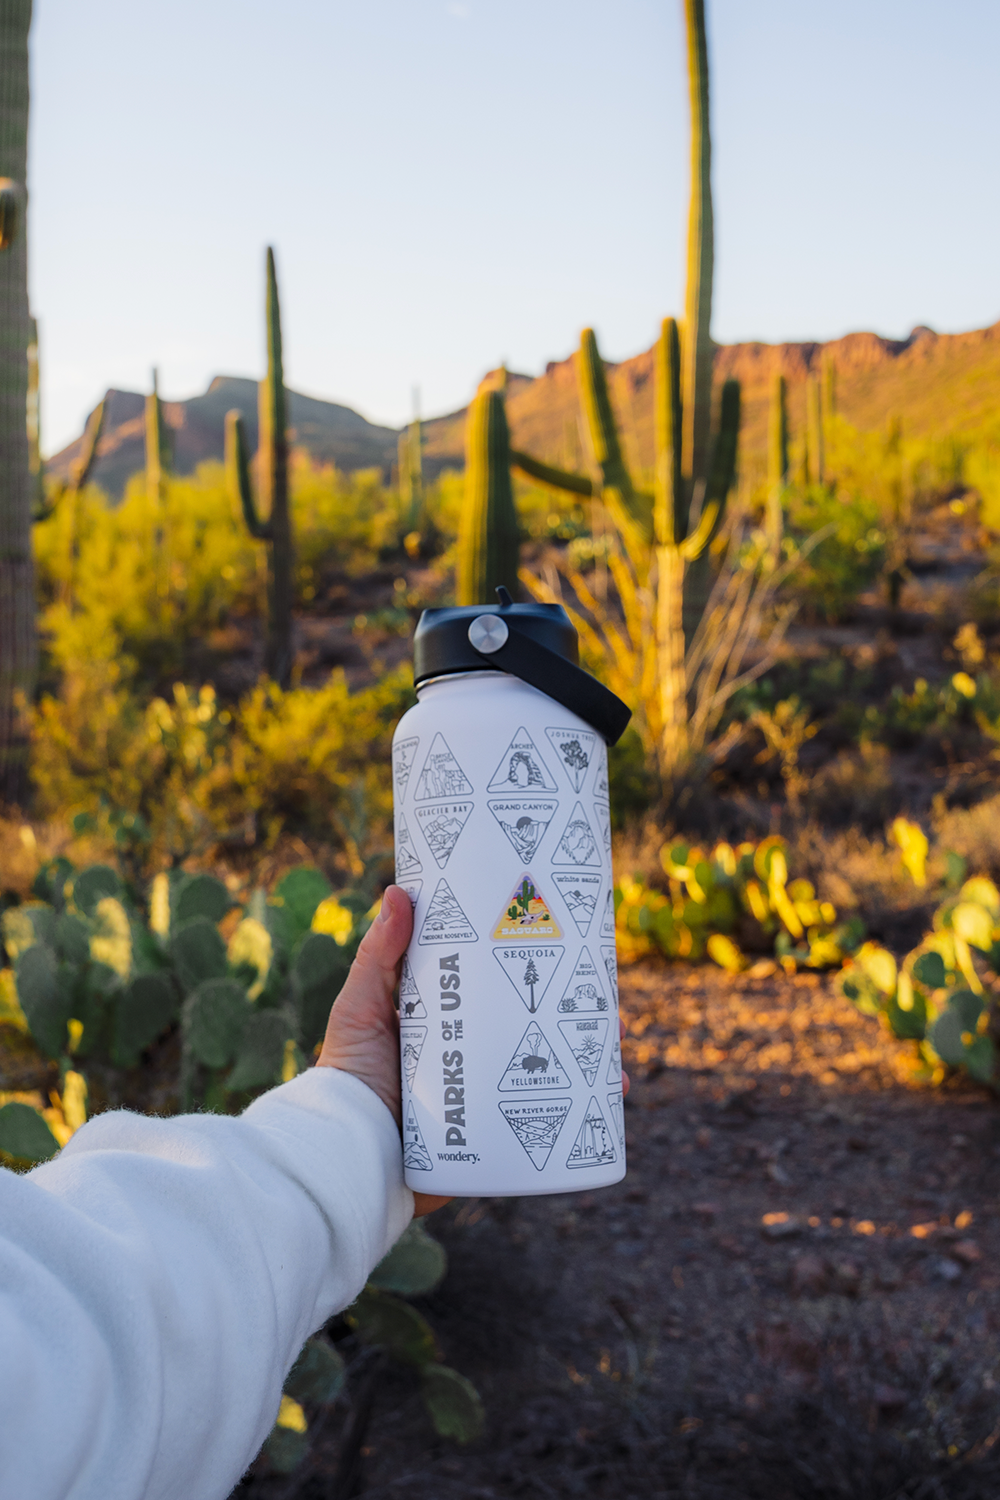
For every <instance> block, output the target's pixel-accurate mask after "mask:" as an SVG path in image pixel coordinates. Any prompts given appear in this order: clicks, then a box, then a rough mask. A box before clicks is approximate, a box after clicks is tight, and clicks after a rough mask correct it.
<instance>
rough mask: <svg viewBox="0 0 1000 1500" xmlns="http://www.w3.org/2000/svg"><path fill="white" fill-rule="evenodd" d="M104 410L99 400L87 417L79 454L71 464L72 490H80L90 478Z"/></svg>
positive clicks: (101, 429) (103, 403) (101, 430)
mask: <svg viewBox="0 0 1000 1500" xmlns="http://www.w3.org/2000/svg"><path fill="white" fill-rule="evenodd" d="M105 410H106V404H105V401H99V402H98V403H97V405H96V406H95V407H94V410H93V411H92V412H91V413H90V416H89V417H88V418H87V425H86V427H85V428H84V433H83V442H82V444H81V445H80V456H79V458H78V459H77V461H76V463H75V464H74V466H73V478H72V481H71V484H70V488H71V489H73V490H77V491H79V490H82V489H83V488H84V486H85V485H86V484H87V482H88V480H89V479H90V475H91V471H92V470H93V467H94V464H95V462H96V460H97V445H98V443H99V442H100V441H101V433H102V432H103V431H104V414H105Z"/></svg>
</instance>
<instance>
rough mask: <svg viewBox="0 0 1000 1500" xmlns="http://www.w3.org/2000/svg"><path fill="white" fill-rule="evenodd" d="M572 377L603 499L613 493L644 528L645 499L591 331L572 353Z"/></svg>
mask: <svg viewBox="0 0 1000 1500" xmlns="http://www.w3.org/2000/svg"><path fill="white" fill-rule="evenodd" d="M576 377H577V383H578V385H579V388H580V402H581V405H582V406H583V414H584V417H585V418H586V422H587V430H588V432H589V433H590V444H591V447H592V449H593V451H594V458H595V460H596V461H597V465H598V468H599V469H600V471H601V476H602V478H603V480H604V490H605V496H606V497H607V494H608V491H611V492H613V493H614V494H615V495H617V496H618V497H619V499H620V503H621V505H622V506H624V508H625V510H626V512H627V513H628V514H629V515H630V516H631V517H632V519H633V521H638V522H639V524H640V525H641V526H645V525H647V524H648V522H649V520H650V517H649V514H648V513H649V498H648V496H646V495H643V494H642V493H641V492H639V491H638V490H636V488H635V486H634V485H633V483H632V476H631V475H630V474H629V471H628V467H627V465H626V463H625V459H624V456H623V454H622V445H621V439H620V438H619V436H618V424H617V422H616V421H615V414H614V411H613V409H612V406H611V395H610V393H609V391H608V378H607V375H606V373H605V369H604V361H603V360H602V358H601V355H600V351H599V349H598V347H597V339H596V338H595V336H594V330H593V329H592V328H585V329H584V330H583V333H582V334H581V335H580V348H579V349H578V350H577V353H576Z"/></svg>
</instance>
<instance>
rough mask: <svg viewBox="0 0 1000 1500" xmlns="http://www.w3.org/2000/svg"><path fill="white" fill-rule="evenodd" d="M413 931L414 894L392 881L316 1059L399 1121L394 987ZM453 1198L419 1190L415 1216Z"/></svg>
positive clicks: (331, 1014) (429, 1211) (415, 1200)
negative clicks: (363, 1088)
mask: <svg viewBox="0 0 1000 1500" xmlns="http://www.w3.org/2000/svg"><path fill="white" fill-rule="evenodd" d="M412 931H413V907H412V906H411V905H410V898H409V896H408V895H407V894H406V892H405V891H402V890H400V888H399V886H398V885H391V886H389V888H388V890H387V891H386V893H385V895H384V896H383V897H382V906H381V908H380V910H379V914H378V916H377V917H376V918H375V920H374V922H373V923H372V925H371V926H370V927H369V929H368V931H367V932H366V933H365V935H364V937H363V938H362V939H361V946H360V947H359V948H358V953H357V957H356V958H355V960H354V962H353V964H352V965H351V972H350V973H349V974H348V976H347V979H346V980H345V982H344V987H343V989H342V990H341V992H340V994H339V995H338V996H337V999H336V1003H335V1004H334V1006H333V1009H332V1010H331V1011H330V1019H329V1021H328V1022H327V1024H326V1036H325V1037H324V1039H323V1046H322V1048H321V1050H320V1054H319V1057H318V1059H317V1062H316V1066H317V1067H319V1068H340V1069H341V1070H342V1071H343V1072H344V1073H353V1074H354V1076H355V1078H360V1079H361V1082H362V1083H366V1084H367V1085H368V1087H369V1088H370V1089H371V1090H372V1092H373V1093H375V1094H377V1095H378V1097H379V1098H380V1099H381V1100H382V1103H383V1104H384V1105H385V1106H386V1108H387V1109H388V1110H390V1112H391V1113H392V1117H393V1119H394V1120H395V1121H396V1124H397V1125H398V1124H399V1122H400V1118H401V1103H400V1082H399V1017H398V1016H397V1014H396V1009H395V1007H394V1005H393V1003H392V992H393V990H394V989H395V987H396V981H397V979H398V978H399V965H400V962H401V960H402V957H403V954H404V953H405V952H406V945H407V943H408V942H409V941H410V934H411V932H412ZM450 1201H451V1200H450V1199H449V1198H437V1197H434V1196H433V1195H432V1194H430V1193H414V1195H413V1212H414V1216H415V1217H416V1218H420V1217H421V1216H422V1215H423V1214H429V1213H432V1212H433V1210H434V1209H435V1208H440V1207H441V1205H442V1204H443V1203H449V1202H450Z"/></svg>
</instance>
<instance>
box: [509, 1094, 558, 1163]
mask: <svg viewBox="0 0 1000 1500" xmlns="http://www.w3.org/2000/svg"><path fill="white" fill-rule="evenodd" d="M570 1107H571V1101H570V1100H569V1099H501V1101H500V1113H501V1114H502V1115H503V1117H504V1119H505V1120H506V1121H507V1124H508V1125H509V1126H510V1128H511V1130H512V1131H513V1132H514V1134H515V1135H516V1136H517V1138H518V1140H519V1141H520V1142H521V1145H522V1146H523V1147H524V1149H525V1151H526V1152H527V1153H528V1156H529V1157H530V1159H531V1164H532V1166H533V1167H536V1168H537V1170H538V1171H539V1172H540V1171H541V1170H542V1168H543V1167H544V1166H545V1163H546V1162H547V1161H548V1159H549V1157H550V1156H551V1154H552V1147H553V1146H554V1145H555V1143H556V1141H557V1140H558V1138H559V1132H560V1130H562V1128H563V1126H564V1125H565V1123H566V1116H567V1115H568V1114H569V1112H570Z"/></svg>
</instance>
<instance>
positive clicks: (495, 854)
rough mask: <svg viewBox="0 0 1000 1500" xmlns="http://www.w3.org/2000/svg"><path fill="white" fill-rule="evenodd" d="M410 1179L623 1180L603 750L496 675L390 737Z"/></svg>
mask: <svg viewBox="0 0 1000 1500" xmlns="http://www.w3.org/2000/svg"><path fill="white" fill-rule="evenodd" d="M393 793H394V807H395V833H396V879H397V882H398V884H400V885H401V886H403V888H404V889H405V890H406V891H407V892H408V894H409V895H410V899H411V900H412V901H413V903H414V927H413V938H412V940H411V942H410V946H409V948H408V950H407V954H406V957H405V959H404V963H403V971H402V979H401V982H400V1007H399V1017H400V1049H401V1061H402V1075H403V1138H404V1162H405V1173H406V1182H407V1185H408V1186H409V1187H411V1188H414V1189H416V1190H418V1191H421V1192H426V1193H440V1194H442V1195H449V1194H450V1195H456V1196H462V1197H468V1196H473V1195H474V1196H476V1197H508V1196H516V1197H520V1196H524V1195H527V1194H537V1193H568V1192H578V1191H585V1190H588V1189H591V1188H594V1187H603V1186H607V1185H608V1184H610V1183H613V1182H618V1181H620V1179H621V1178H622V1177H623V1176H624V1175H625V1132H624V1116H623V1109H622V1085H621V1049H620V1045H619V1040H618V975H617V964H616V958H615V937H614V892H613V882H612V872H611V824H610V810H609V804H608V776H607V751H606V748H605V745H604V742H603V740H602V739H601V736H600V735H599V734H598V733H597V732H596V731H595V730H593V729H591V728H590V727H589V725H587V724H585V723H584V721H583V720H582V719H579V718H577V717H576V715H575V714H573V713H570V712H569V711H568V710H567V709H565V708H562V707H561V706H560V705H559V704H557V703H555V702H554V701H553V700H552V699H551V698H549V697H547V696H546V695H545V694H544V693H541V692H539V691H537V690H536V689H535V688H532V687H529V686H528V685H527V684H526V683H523V682H521V681H520V680H519V679H518V678H516V677H511V676H508V675H506V674H504V673H500V672H492V671H485V672H470V673H462V674H456V675H455V676H453V677H443V678H439V679H437V680H435V681H432V682H429V683H426V684H424V685H423V686H421V687H420V689H419V702H418V703H417V705H416V707H414V708H412V709H410V710H409V712H408V713H406V714H405V715H404V716H403V718H402V719H401V720H400V723H399V725H398V727H397V729H396V733H395V736H394V738H393Z"/></svg>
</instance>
